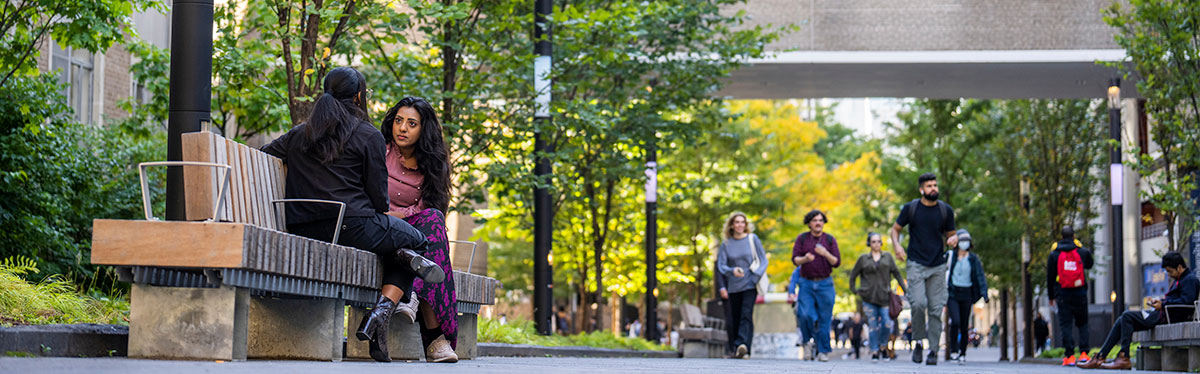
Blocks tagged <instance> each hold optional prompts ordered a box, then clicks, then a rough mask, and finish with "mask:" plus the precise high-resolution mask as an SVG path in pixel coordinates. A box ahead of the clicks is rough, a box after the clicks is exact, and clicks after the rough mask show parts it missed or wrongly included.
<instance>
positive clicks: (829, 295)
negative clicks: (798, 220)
mask: <svg viewBox="0 0 1200 374" xmlns="http://www.w3.org/2000/svg"><path fill="white" fill-rule="evenodd" d="M827 222H829V219H828V217H827V216H826V215H825V213H823V212H821V211H820V210H816V209H813V210H812V211H810V212H808V214H805V215H804V224H805V225H808V229H809V231H808V232H806V233H802V234H800V235H799V236H797V237H796V242H795V244H794V245H793V246H792V263H793V264H795V265H796V266H801V265H803V269H801V270H800V276H801V277H800V291H799V299H798V302H797V304H799V305H801V306H802V307H803V310H802V311H801V312H800V317H801V318H800V328H801V329H802V330H804V334H803V335H804V339H805V341H806V343H808V346H807V347H806V348H805V349H806V350H814V349H815V351H816V352H817V357H816V358H817V360H818V361H822V362H825V361H829V353H830V352H832V351H833V347H831V346H830V345H829V330H830V322H831V320H832V319H833V303H834V300H835V298H836V294H835V293H834V289H833V278H831V277H830V274H832V273H833V268H835V267H838V266H839V265H841V264H842V254H841V252H839V251H838V244H837V239H834V237H833V235H830V234H829V233H826V232H825V231H824V229H825V224H826V223H827ZM810 339H811V340H814V341H815V342H809V340H810ZM814 344H815V347H814Z"/></svg>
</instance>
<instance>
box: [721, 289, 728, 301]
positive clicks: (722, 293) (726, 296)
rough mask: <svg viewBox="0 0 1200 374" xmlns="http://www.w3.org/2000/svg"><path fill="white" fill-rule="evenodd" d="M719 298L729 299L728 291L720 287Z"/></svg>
mask: <svg viewBox="0 0 1200 374" xmlns="http://www.w3.org/2000/svg"><path fill="white" fill-rule="evenodd" d="M721 298H722V299H725V300H729V291H728V290H726V289H724V288H722V289H721Z"/></svg>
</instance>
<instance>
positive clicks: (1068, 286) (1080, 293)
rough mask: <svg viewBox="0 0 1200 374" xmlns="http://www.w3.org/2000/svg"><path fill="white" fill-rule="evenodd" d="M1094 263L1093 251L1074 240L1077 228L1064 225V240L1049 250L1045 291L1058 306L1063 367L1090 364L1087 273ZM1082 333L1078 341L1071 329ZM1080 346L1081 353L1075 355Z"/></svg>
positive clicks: (1053, 304) (1052, 304)
mask: <svg viewBox="0 0 1200 374" xmlns="http://www.w3.org/2000/svg"><path fill="white" fill-rule="evenodd" d="M1094 262H1095V260H1093V259H1092V251H1089V250H1088V249H1087V248H1084V247H1083V244H1082V243H1080V242H1079V240H1076V239H1075V228H1073V227H1071V226H1063V228H1062V240H1060V241H1059V242H1058V243H1054V245H1053V246H1051V247H1050V257H1049V259H1048V260H1047V261H1046V290H1047V291H1049V296H1050V306H1051V307H1055V306H1057V307H1058V331H1060V332H1061V333H1062V337H1061V338H1060V339H1061V341H1062V346H1063V350H1064V351H1063V355H1064V356H1063V362H1062V365H1063V366H1074V365H1075V363H1076V362H1080V361H1088V359H1089V358H1090V357H1088V351H1090V350H1091V349H1089V348H1090V347H1089V346H1088V342H1089V341H1090V339H1089V336H1088V292H1087V270H1088V269H1091V268H1092V265H1093V263H1094ZM1072 326H1074V327H1075V329H1076V330H1078V331H1079V340H1075V336H1074V334H1073V333H1072V330H1071V327H1072ZM1076 346H1078V348H1079V354H1078V355H1077V354H1076V353H1075V348H1076Z"/></svg>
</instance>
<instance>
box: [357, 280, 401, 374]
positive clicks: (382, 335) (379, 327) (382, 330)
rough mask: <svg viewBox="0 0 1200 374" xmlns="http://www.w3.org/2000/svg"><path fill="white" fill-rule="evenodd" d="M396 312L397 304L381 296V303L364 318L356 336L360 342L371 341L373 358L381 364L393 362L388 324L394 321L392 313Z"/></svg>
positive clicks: (377, 303)
mask: <svg viewBox="0 0 1200 374" xmlns="http://www.w3.org/2000/svg"><path fill="white" fill-rule="evenodd" d="M395 311H396V302H394V301H392V299H389V298H387V296H379V301H378V302H376V303H375V308H374V309H371V313H368V314H367V315H365V316H363V320H362V323H360V324H359V326H358V331H357V332H355V333H354V336H355V337H357V338H358V340H370V341H371V343H370V346H371V347H370V348H371V349H370V353H371V358H373V359H375V361H379V362H392V356H391V354H390V353H388V345H387V333H388V324H389V322H391V320H392V313H393V312H395Z"/></svg>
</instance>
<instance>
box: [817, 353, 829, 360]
mask: <svg viewBox="0 0 1200 374" xmlns="http://www.w3.org/2000/svg"><path fill="white" fill-rule="evenodd" d="M817 361H821V362H829V355H827V354H825V352H821V353H818V354H817Z"/></svg>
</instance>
